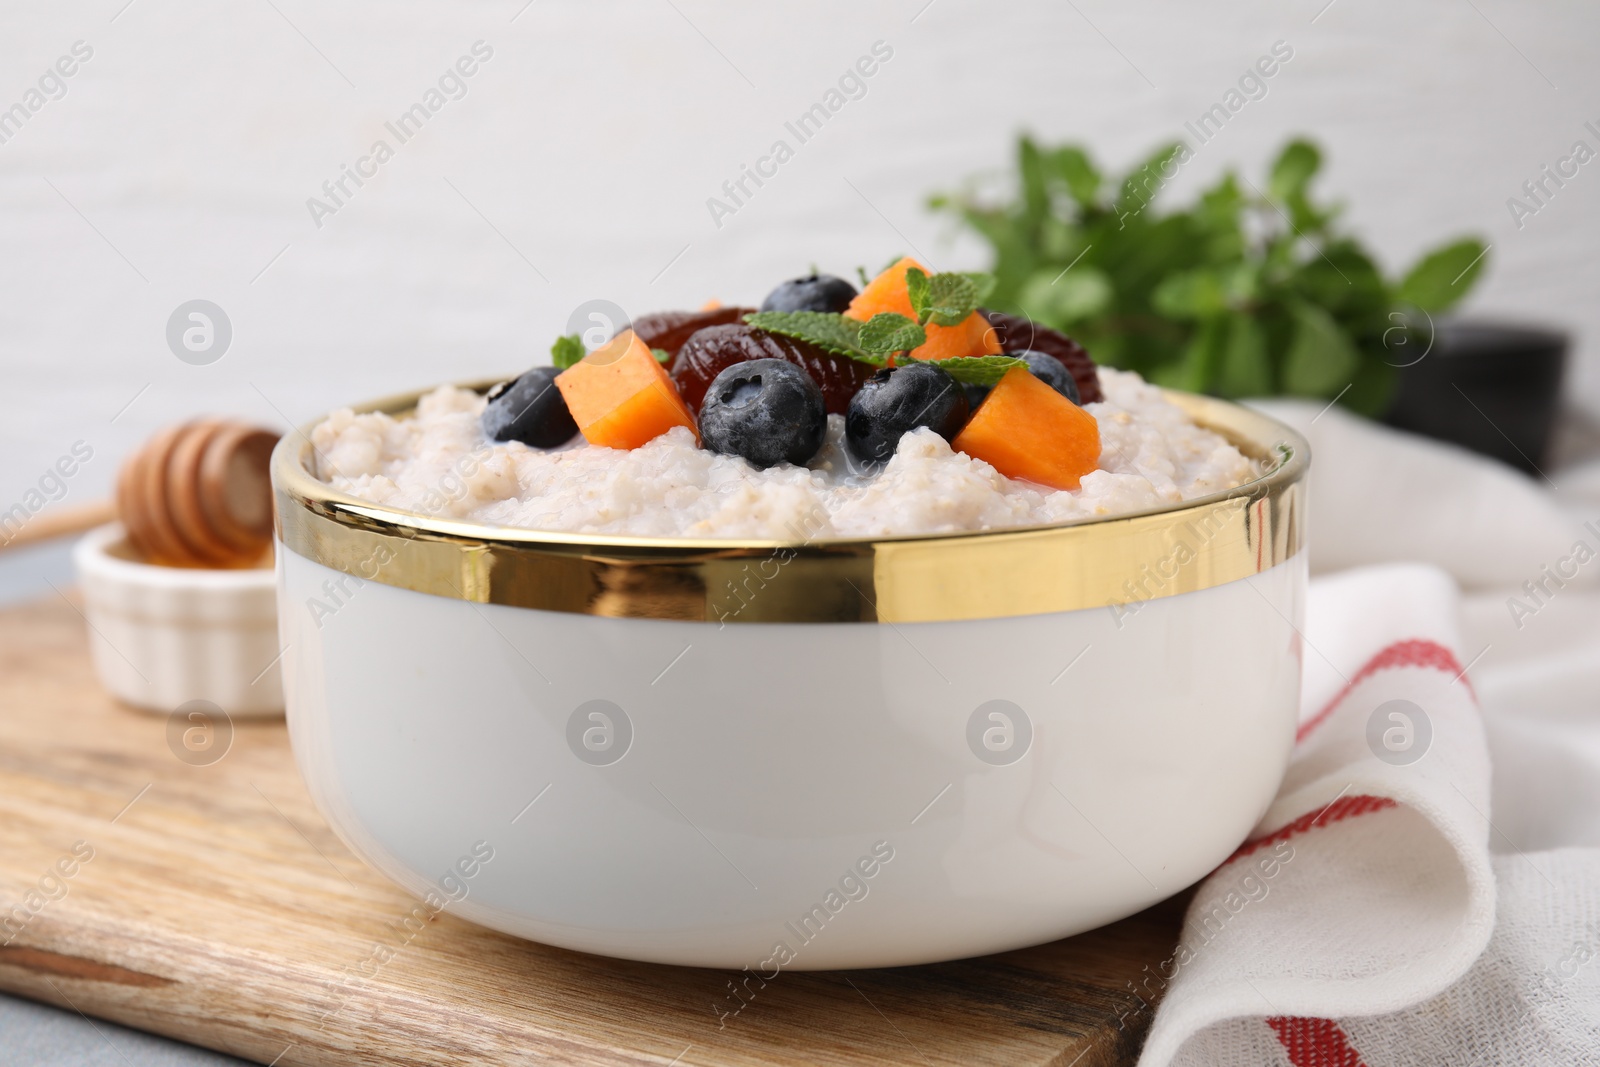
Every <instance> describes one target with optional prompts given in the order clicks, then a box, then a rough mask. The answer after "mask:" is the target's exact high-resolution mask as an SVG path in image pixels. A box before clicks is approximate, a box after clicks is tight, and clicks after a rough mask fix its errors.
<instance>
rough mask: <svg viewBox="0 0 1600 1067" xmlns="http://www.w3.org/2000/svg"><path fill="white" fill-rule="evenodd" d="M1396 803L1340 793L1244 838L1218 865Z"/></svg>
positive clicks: (1365, 795)
mask: <svg viewBox="0 0 1600 1067" xmlns="http://www.w3.org/2000/svg"><path fill="white" fill-rule="evenodd" d="M1396 806H1397V805H1396V804H1395V802H1394V801H1393V800H1392V799H1391V798H1389V797H1375V796H1371V795H1369V794H1365V793H1363V794H1361V795H1360V796H1353V797H1340V798H1338V799H1337V800H1335V801H1334V802H1333V803H1332V804H1329V805H1328V806H1327V807H1325V808H1323V809H1322V810H1321V811H1308V812H1306V813H1305V814H1304V815H1302V816H1300V817H1299V818H1298V819H1296V820H1295V821H1294V822H1291V823H1288V824H1287V825H1285V826H1282V827H1279V828H1278V829H1276V830H1274V831H1273V832H1272V833H1270V834H1268V835H1267V836H1265V837H1258V838H1256V839H1255V840H1254V841H1246V842H1245V843H1244V844H1242V845H1240V846H1239V848H1238V849H1237V850H1236V851H1235V852H1234V854H1233V855H1231V856H1229V857H1228V858H1227V859H1225V860H1223V861H1222V864H1221V865H1222V866H1223V867H1226V866H1227V865H1228V864H1230V863H1232V862H1233V861H1234V860H1237V859H1243V858H1244V857H1246V856H1248V855H1250V854H1251V853H1254V852H1260V851H1261V850H1262V849H1264V848H1271V847H1272V846H1273V845H1276V844H1277V843H1278V842H1280V841H1287V840H1288V839H1289V838H1291V837H1294V836H1295V835H1296V834H1303V833H1305V832H1306V831H1307V830H1314V829H1316V828H1317V827H1319V826H1327V825H1329V824H1331V823H1336V822H1343V821H1344V820H1345V819H1353V818H1355V817H1356V816H1357V815H1366V814H1368V813H1369V812H1374V811H1384V810H1386V809H1388V808H1393V807H1396Z"/></svg>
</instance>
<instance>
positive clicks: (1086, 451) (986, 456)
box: [950, 367, 1100, 489]
mask: <svg viewBox="0 0 1600 1067" xmlns="http://www.w3.org/2000/svg"><path fill="white" fill-rule="evenodd" d="M950 446H951V447H952V448H954V449H956V450H957V451H960V452H965V453H966V454H967V455H969V456H971V457H973V458H974V459H981V460H983V461H984V462H985V463H987V464H989V465H990V466H992V467H993V468H994V469H995V470H997V471H999V472H1000V473H1001V474H1004V475H1005V476H1006V477H1007V478H1021V479H1024V480H1026V481H1030V482H1038V483H1039V484H1040V485H1047V486H1049V487H1050V488H1052V489H1076V488H1078V482H1079V481H1080V480H1081V479H1082V478H1083V476H1084V475H1085V474H1088V473H1089V472H1090V471H1092V470H1094V469H1095V468H1096V467H1098V466H1099V465H1100V424H1099V423H1097V422H1095V419H1094V416H1093V415H1091V414H1089V413H1088V412H1087V411H1085V410H1083V409H1082V408H1080V407H1079V406H1078V405H1076V404H1074V403H1073V402H1072V401H1070V400H1068V399H1067V398H1066V397H1064V396H1062V395H1061V394H1060V393H1058V392H1056V391H1055V390H1054V389H1052V388H1050V387H1049V386H1048V385H1046V384H1045V383H1044V382H1041V381H1040V380H1039V379H1038V378H1035V377H1034V376H1033V375H1032V374H1030V373H1029V372H1028V371H1027V369H1026V368H1023V367H1014V368H1012V369H1011V370H1009V371H1007V372H1006V375H1005V377H1003V378H1001V379H1000V381H999V384H997V385H996V386H995V387H994V388H993V389H991V390H990V391H989V395H988V396H987V397H985V398H984V401H983V403H982V404H980V405H979V406H978V410H977V412H976V413H974V414H973V416H972V418H971V419H969V420H967V424H966V426H964V427H963V428H962V430H961V432H960V433H959V434H957V435H956V439H955V440H954V441H952V442H950Z"/></svg>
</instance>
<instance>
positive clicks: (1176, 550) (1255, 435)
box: [273, 395, 1309, 977]
mask: <svg viewBox="0 0 1600 1067" xmlns="http://www.w3.org/2000/svg"><path fill="white" fill-rule="evenodd" d="M412 399H413V398H400V399H399V400H397V401H391V402H388V403H386V404H383V405H373V407H379V406H381V407H382V408H383V409H384V410H389V411H400V410H404V409H405V408H406V407H407V406H408V405H409V404H410V403H411V401H412ZM1175 399H1177V400H1179V401H1180V402H1181V403H1183V404H1184V405H1185V406H1186V407H1188V408H1189V410H1190V411H1191V413H1193V414H1194V415H1195V416H1196V417H1197V418H1198V419H1200V420H1201V421H1202V422H1205V423H1207V424H1209V425H1211V426H1213V427H1214V428H1217V429H1219V430H1220V431H1222V432H1224V433H1226V434H1228V435H1229V436H1230V437H1232V438H1233V439H1234V440H1235V441H1236V442H1238V443H1239V444H1240V445H1241V446H1243V447H1245V448H1247V449H1248V450H1249V451H1250V452H1251V453H1253V454H1254V455H1256V456H1257V457H1259V459H1260V460H1261V463H1262V467H1263V476H1262V477H1261V478H1260V479H1259V480H1257V481H1255V482H1252V483H1251V484H1250V485H1247V486H1245V487H1243V488H1241V489H1239V490H1235V491H1233V492H1231V493H1228V494H1219V495H1218V496H1216V497H1213V498H1207V499H1206V500H1203V501H1195V502H1191V503H1189V504H1186V505H1183V506H1181V507H1177V508H1170V509H1166V510H1163V511H1158V512H1152V513H1146V514H1143V515H1139V516H1132V517H1122V518H1116V519H1108V520H1097V521H1094V522H1088V523H1080V524H1077V525H1072V526H1064V527H1054V528H1044V529H1029V530H1021V531H1005V532H992V533H982V534H968V535H961V536H942V537H912V538H886V539H881V540H877V541H845V540H834V541H817V542H810V543H794V544H781V543H775V542H724V541H701V542H693V541H665V540H659V539H656V540H652V539H642V538H584V537H578V536H570V535H551V534H538V533H534V532H530V531H525V530H510V529H504V528H491V527H485V526H477V525H473V524H466V523H459V522H449V521H444V520H438V519H432V518H428V517H426V516H421V515H415V514H409V513H405V512H400V511H396V510H393V509H388V508H383V507H380V506H376V505H372V504H368V503H364V502H361V501H358V500H355V499H354V498H351V497H347V496H343V495H341V494H339V493H336V492H334V491H332V490H330V489H329V488H328V487H327V486H326V485H324V484H322V483H321V482H319V481H317V480H316V479H315V478H314V476H313V472H312V470H311V468H310V466H309V464H310V463H312V462H313V458H312V456H311V452H310V448H309V444H308V442H307V439H306V437H305V436H304V435H296V436H290V437H286V438H285V439H284V442H283V443H282V444H281V445H280V446H279V449H278V451H277V453H276V455H275V456H274V463H273V477H274V484H275V487H276V490H277V494H278V507H279V534H280V537H281V539H282V543H281V544H280V545H279V546H278V547H279V553H278V561H279V562H278V576H279V596H280V618H281V626H282V642H283V644H284V645H286V646H287V648H288V651H287V653H286V654H285V657H284V666H285V677H286V686H287V697H288V714H289V728H290V736H291V739H292V742H293V745H294V750H295V754H296V758H297V760H298V763H299V766H300V769H301V772H302V773H303V775H304V776H305V779H306V781H307V783H308V784H309V786H310V788H311V791H312V794H313V796H314V797H315V799H316V801H317V803H318V805H319V807H320V808H321V810H322V812H323V813H324V815H325V816H326V817H327V818H328V820H329V822H330V823H331V824H332V825H333V826H334V827H335V829H336V830H337V831H338V832H339V833H340V834H341V835H342V836H343V838H344V840H345V841H346V842H347V843H348V844H349V845H350V846H351V848H353V849H354V850H355V851H356V852H358V853H359V854H360V855H362V856H364V857H365V858H366V859H367V860H368V861H369V862H370V863H372V864H373V865H374V866H375V867H377V868H378V869H379V870H380V871H382V872H383V873H385V874H386V875H387V876H389V877H390V878H392V879H393V880H394V881H396V882H398V883H399V884H401V885H402V886H404V887H406V888H407V889H408V890H410V891H411V892H412V893H414V894H416V895H417V896H418V897H421V898H422V899H423V900H424V901H425V904H424V907H425V908H427V909H438V908H443V907H448V908H450V909H451V910H452V911H453V912H454V913H456V914H459V915H461V916H463V917H465V918H467V919H469V920H472V921H474V922H478V923H482V924H484V925H487V926H491V927H494V928H497V929H500V930H504V931H508V932H510V933H513V934H517V935H520V936H523V937H527V938H531V939H534V940H538V941H543V942H547V943H550V944H554V945H560V946H564V947H568V948H575V949H582V950H585V951H589V952H597V953H603V954H606V955H612V956H621V957H626V958H631V959H639V960H651V961H659V962H666V963H677V964H694V965H706V966H717V967H731V968H739V967H745V966H748V967H750V968H752V969H755V970H759V971H760V972H761V973H763V974H766V975H768V976H769V977H770V974H771V972H773V971H774V970H776V969H786V968H798V969H815V968H836V967H869V966H891V965H898V964H911V963H922V962H930V961H935V960H942V959H951V958H957V957H963V956H970V955H975V954H981V953H988V952H994V951H999V950H1003V949H1010V948H1015V947H1018V946H1023V945H1029V944H1036V943H1040V942H1044V941H1049V940H1053V939H1055V938H1059V937H1063V936H1066V935H1069V934H1072V933H1076V932H1078V931H1081V930H1084V929H1087V928H1089V927H1093V926H1096V925H1099V924H1102V923H1106V922H1109V921H1111V920H1114V919H1117V918H1120V917H1122V916H1125V915H1128V914H1131V913H1133V912H1135V911H1137V910H1139V909H1141V908H1143V907H1145V906H1147V905H1149V904H1151V903H1152V902H1154V901H1157V900H1160V899H1162V898H1164V897H1167V896H1170V895H1171V894H1173V893H1176V892H1177V891H1178V890H1180V889H1182V888H1184V887H1185V886H1187V885H1189V884H1191V883H1193V882H1195V881H1196V880H1198V879H1199V878H1201V877H1202V876H1204V875H1205V874H1206V873H1207V872H1209V871H1210V870H1212V869H1213V868H1214V867H1215V866H1216V865H1217V864H1218V863H1220V862H1221V861H1222V860H1224V859H1225V858H1226V857H1227V856H1228V855H1229V853H1230V852H1231V851H1232V850H1233V849H1234V848H1235V847H1236V846H1237V845H1238V844H1239V843H1240V842H1241V841H1242V840H1243V839H1244V838H1245V837H1246V835H1247V834H1248V833H1249V832H1250V830H1251V828H1252V826H1253V825H1254V824H1255V823H1256V821H1257V820H1258V819H1259V817H1260V816H1261V814H1262V813H1263V812H1264V811H1265V809H1266V807H1267V804H1268V802H1269V801H1270V800H1271V798H1272V796H1273V795H1274V792H1275V791H1276V789H1277V787H1278V784H1279V781H1280V779H1281V777H1282V774H1283V772H1284V769H1285V766H1286V764H1287V760H1288V756H1289V750H1290V747H1291V744H1292V739H1293V734H1294V723H1295V710H1296V700H1297V695H1298V687H1299V678H1300V642H1299V637H1298V630H1297V627H1298V626H1299V623H1300V618H1301V604H1302V599H1303V592H1304V587H1305V565H1304V560H1305V556H1304V553H1303V552H1302V551H1301V548H1302V543H1303V522H1304V516H1305V504H1304V498H1303V486H1302V476H1303V474H1304V472H1305V470H1306V466H1307V463H1308V461H1309V457H1308V453H1307V450H1306V446H1305V443H1304V441H1303V440H1302V439H1300V438H1299V437H1298V436H1297V435H1296V434H1295V433H1294V432H1293V431H1291V430H1289V429H1288V428H1286V427H1284V426H1281V425H1280V424H1278V423H1275V422H1272V421H1271V420H1269V419H1266V418H1265V417H1263V416H1260V415H1257V414H1254V413H1252V412H1249V411H1246V410H1245V409H1242V408H1239V407H1236V406H1233V405H1229V404H1225V403H1222V402H1220V401H1213V400H1204V399H1201V398H1194V397H1184V396H1177V395H1175ZM735 606H737V611H735V610H734V607H735Z"/></svg>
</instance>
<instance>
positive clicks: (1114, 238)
mask: <svg viewBox="0 0 1600 1067" xmlns="http://www.w3.org/2000/svg"><path fill="white" fill-rule="evenodd" d="M1192 155H1193V152H1192V150H1190V149H1189V148H1188V146H1186V145H1181V144H1174V145H1170V146H1168V147H1165V148H1162V149H1161V150H1160V151H1159V152H1156V153H1155V154H1154V155H1153V156H1151V157H1150V159H1149V161H1148V162H1146V163H1145V164H1143V165H1142V166H1140V167H1138V168H1136V169H1135V170H1133V171H1132V172H1130V173H1129V174H1127V175H1126V176H1125V177H1123V178H1122V180H1121V181H1115V180H1107V179H1106V178H1105V177H1104V176H1103V175H1102V174H1101V172H1100V170H1099V168H1098V167H1096V165H1095V163H1094V162H1093V160H1092V159H1091V158H1090V156H1089V153H1088V152H1087V151H1086V150H1085V149H1084V148H1082V147H1081V146H1078V145H1072V144H1067V145H1060V146H1057V147H1046V146H1041V145H1038V144H1035V143H1034V142H1033V141H1032V140H1031V139H1029V138H1027V137H1023V138H1021V139H1020V140H1019V142H1018V146H1017V183H1016V192H1015V193H1014V194H1013V195H1012V198H1011V199H1010V200H1001V201H999V202H994V201H989V202H985V200H984V199H983V198H981V197H980V196H979V195H977V193H976V192H973V191H968V192H964V193H960V194H954V195H941V196H935V197H934V198H933V199H932V200H931V201H930V204H931V206H932V207H933V208H935V209H936V210H941V211H947V212H951V213H953V214H955V215H956V216H958V217H959V218H960V219H962V220H963V221H964V222H965V223H966V224H967V225H969V226H970V227H971V228H972V229H974V230H975V231H977V233H978V234H979V235H980V236H982V237H983V238H984V239H985V240H987V241H988V243H989V244H990V245H992V246H993V249H994V265H993V267H992V268H991V269H992V271H993V272H994V275H995V278H996V287H995V291H994V294H993V296H992V298H991V300H990V306H992V307H995V308H998V309H1000V310H1004V311H1010V312H1014V313H1021V314H1026V315H1028V316H1030V317H1032V318H1033V319H1034V320H1035V321H1038V322H1041V323H1044V324H1045V325H1048V326H1052V327H1055V328H1056V329H1059V330H1062V331H1064V332H1066V333H1069V334H1071V335H1072V336H1073V337H1075V338H1076V339H1077V340H1078V341H1079V342H1080V343H1082V344H1083V345H1084V346H1085V347H1086V348H1087V349H1088V350H1089V352H1090V353H1091V354H1092V355H1093V356H1094V358H1095V359H1096V360H1098V361H1099V362H1102V363H1108V364H1110V365H1112V366H1116V367H1125V368H1129V369H1132V370H1136V371H1138V372H1139V373H1140V374H1142V375H1144V377H1145V378H1147V379H1149V380H1150V381H1153V382H1156V383H1158V384H1160V385H1166V386H1171V387H1173V388H1178V389H1186V390H1190V391H1194V392H1206V393H1212V394H1215V395H1218V396H1224V397H1246V396H1269V395H1275V394H1290V395H1294V396H1307V397H1324V398H1329V399H1332V398H1334V397H1340V400H1341V402H1342V403H1344V404H1346V405H1348V406H1349V407H1351V408H1352V409H1354V410H1357V411H1361V412H1363V413H1366V414H1371V415H1378V414H1381V413H1382V412H1383V411H1384V410H1385V409H1386V407H1387V406H1388V404H1389V400H1390V396H1391V394H1392V390H1393V387H1394V376H1395V374H1396V367H1398V366H1403V365H1405V364H1407V363H1410V362H1412V361H1414V360H1415V359H1416V358H1418V356H1419V355H1420V354H1421V353H1422V352H1423V351H1424V350H1425V349H1426V347H1427V344H1428V342H1429V338H1430V331H1431V325H1430V324H1431V322H1432V316H1433V315H1434V314H1436V313H1438V312H1441V311H1444V310H1446V309H1447V308H1449V307H1451V306H1452V305H1454V304H1455V303H1457V302H1458V301H1459V300H1460V299H1461V298H1462V297H1463V296H1465V295H1466V294H1467V291H1468V290H1469V289H1471V287H1472V285H1473V283H1474V282H1475V281H1476V280H1477V278H1478V276H1479V275H1480V274H1481V273H1482V271H1483V269H1484V265H1485V259H1486V257H1485V255H1484V252H1485V248H1484V246H1483V243H1482V242H1481V241H1478V240H1477V239H1475V238H1461V239H1458V240H1456V241H1453V242H1451V243H1449V244H1447V245H1444V246H1442V247H1440V248H1438V249H1435V250H1434V251H1432V252H1429V253H1428V254H1427V255H1425V256H1423V257H1422V259H1421V260H1420V261H1418V262H1417V264H1416V265H1415V266H1413V267H1412V268H1411V269H1410V270H1409V271H1408V272H1407V273H1406V274H1405V275H1404V276H1403V277H1402V278H1401V279H1400V280H1399V281H1397V282H1395V281H1389V280H1386V279H1385V278H1384V276H1383V273H1382V272H1381V271H1380V270H1379V269H1378V266H1377V264H1376V263H1375V262H1374V261H1373V258H1372V256H1371V255H1370V254H1369V253H1368V252H1367V251H1366V249H1364V248H1363V247H1362V246H1361V244H1360V243H1359V242H1358V241H1357V240H1356V239H1355V238H1354V237H1352V236H1351V235H1350V234H1348V233H1343V232H1341V231H1340V230H1339V229H1338V227H1337V226H1336V225H1335V222H1336V220H1337V218H1338V216H1339V213H1340V210H1341V207H1340V206H1338V205H1326V204H1320V203H1317V202H1315V201H1314V200H1313V199H1312V198H1311V194H1310V185H1311V181H1312V179H1313V178H1314V177H1315V176H1316V174H1317V171H1318V170H1319V169H1320V168H1321V165H1322V154H1321V152H1320V151H1319V150H1318V149H1317V147H1316V145H1314V144H1312V143H1311V142H1310V141H1306V140H1294V141H1291V142H1290V143H1289V144H1288V145H1286V146H1285V147H1284V149H1283V151H1282V152H1281V153H1280V154H1279V155H1278V158H1277V160H1276V161H1275V162H1274V163H1273V165H1272V169H1271V173H1270V175H1269V176H1268V179H1267V186H1266V189H1265V190H1264V191H1263V190H1262V189H1260V188H1259V187H1257V186H1256V185H1255V184H1254V183H1252V182H1251V181H1250V180H1249V179H1247V178H1246V179H1241V178H1239V177H1238V176H1237V175H1235V174H1234V173H1233V172H1232V171H1229V172H1228V173H1226V174H1225V175H1224V176H1223V177H1222V179H1221V180H1220V181H1218V182H1217V183H1216V184H1215V185H1212V186H1211V187H1210V188H1208V189H1206V190H1204V191H1202V192H1201V194H1200V196H1199V198H1198V199H1197V200H1196V201H1195V203H1193V204H1192V205H1190V206H1189V207H1187V208H1186V209H1183V210H1175V211H1167V212H1165V213H1162V212H1158V211H1157V210H1156V209H1155V208H1154V206H1153V203H1152V202H1153V200H1154V199H1155V196H1156V194H1157V193H1158V192H1159V191H1160V190H1161V188H1162V186H1164V185H1165V184H1167V182H1168V181H1170V180H1171V179H1172V177H1174V176H1175V175H1176V173H1177V171H1178V169H1179V168H1180V167H1181V166H1182V165H1183V164H1184V163H1186V162H1187V161H1188V160H1189V159H1190V158H1191V157H1192Z"/></svg>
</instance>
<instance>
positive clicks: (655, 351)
mask: <svg viewBox="0 0 1600 1067" xmlns="http://www.w3.org/2000/svg"><path fill="white" fill-rule="evenodd" d="M650 354H651V355H652V356H655V357H656V362H657V363H660V364H662V365H663V366H665V365H666V364H668V363H671V362H672V353H671V352H668V351H667V350H666V349H665V348H652V349H651V350H650Z"/></svg>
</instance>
